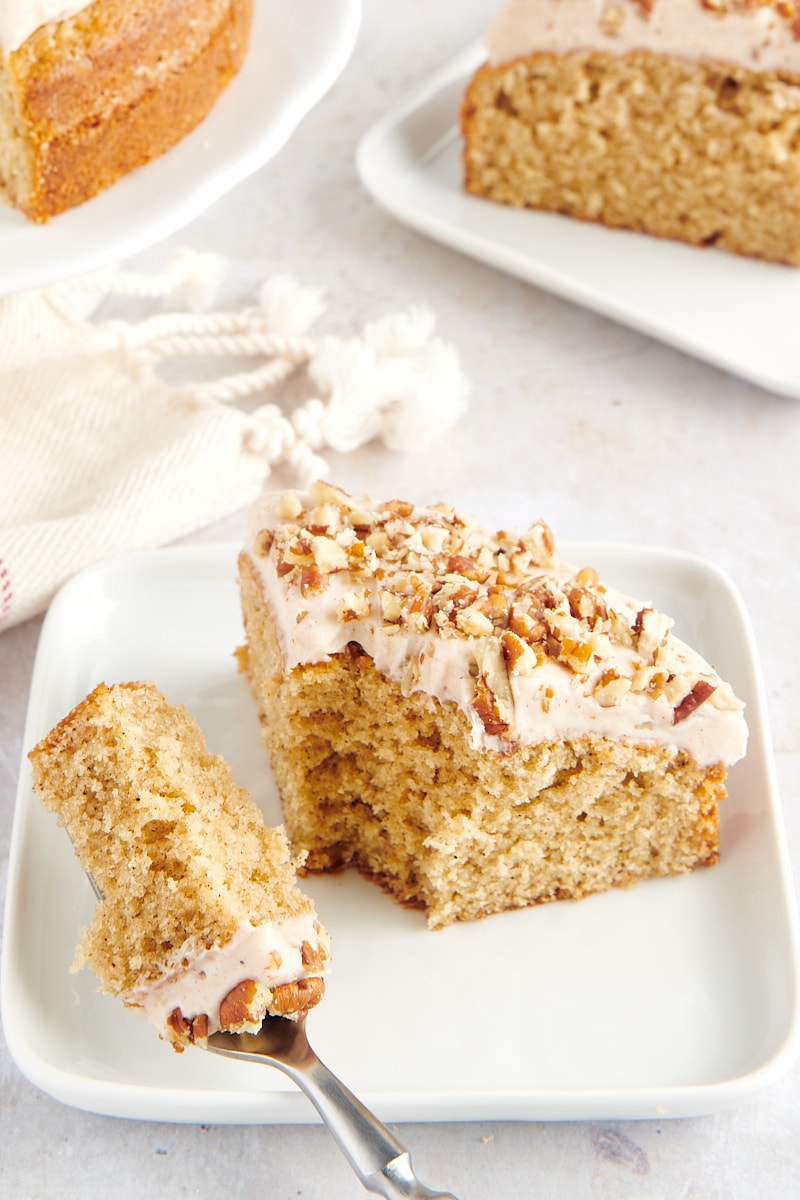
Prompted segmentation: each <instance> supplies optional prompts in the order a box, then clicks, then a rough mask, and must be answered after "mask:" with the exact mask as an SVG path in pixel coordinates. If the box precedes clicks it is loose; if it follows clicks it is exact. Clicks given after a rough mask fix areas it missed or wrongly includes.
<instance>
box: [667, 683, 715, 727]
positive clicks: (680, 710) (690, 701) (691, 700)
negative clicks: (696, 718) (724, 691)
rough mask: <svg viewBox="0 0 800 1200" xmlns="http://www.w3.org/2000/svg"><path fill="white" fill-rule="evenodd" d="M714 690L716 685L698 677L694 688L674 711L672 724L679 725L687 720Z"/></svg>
mask: <svg viewBox="0 0 800 1200" xmlns="http://www.w3.org/2000/svg"><path fill="white" fill-rule="evenodd" d="M713 691H714V685H713V684H711V683H708V682H707V680H705V679H698V681H697V683H696V684H695V685H694V687H693V688H692V690H691V691H690V692H689V694H688V695H687V696H684V697H683V699H682V700H681V702H680V704H678V705H676V707H675V709H674V710H673V713H672V724H673V725H677V724H678V722H679V721H685V720H686V718H687V717H688V716H689V715H690V714H691V713H693V712H694V710H695V709H696V708H699V707H700V705H701V704H702V703H703V701H704V700H707V699H708V697H709V696H710V695H711V693H712V692H713Z"/></svg>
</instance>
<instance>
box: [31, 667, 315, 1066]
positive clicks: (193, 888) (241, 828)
mask: <svg viewBox="0 0 800 1200" xmlns="http://www.w3.org/2000/svg"><path fill="white" fill-rule="evenodd" d="M29 757H30V761H31V766H32V770H33V781H34V786H35V788H36V790H37V792H38V794H39V796H40V798H41V800H42V803H43V804H44V805H45V807H46V808H47V809H49V810H50V811H52V812H55V813H56V814H57V816H58V820H59V823H60V824H61V825H63V826H65V827H66V829H67V832H68V833H69V836H70V838H71V840H72V843H73V846H74V848H75V852H76V854H77V857H78V859H79V861H80V863H81V865H82V866H83V868H84V870H85V871H86V872H87V873H88V874H89V875H90V877H91V879H92V880H93V881H94V883H95V885H96V888H97V890H98V891H99V893H100V894H101V896H102V899H100V900H99V901H98V905H97V909H96V912H95V916H94V919H93V920H92V922H91V924H90V925H89V926H88V928H87V929H85V930H84V932H83V937H82V941H81V945H80V948H79V951H78V955H77V957H76V963H75V966H76V968H77V967H79V966H84V965H86V966H89V967H90V968H91V970H92V971H93V972H94V973H95V975H96V976H97V978H98V980H99V981H100V985H101V990H102V991H104V992H107V993H111V994H112V995H114V996H117V997H119V998H120V999H121V1000H122V1001H123V1002H124V1003H125V1005H126V1006H127V1007H128V1008H130V1009H133V1010H134V1011H136V1012H138V1013H139V1014H140V1015H143V1016H144V1017H146V1018H147V1019H148V1020H150V1021H151V1022H152V1023H153V1024H154V1025H155V1026H156V1027H157V1029H158V1030H159V1031H160V1033H161V1035H162V1036H163V1037H164V1038H165V1039H166V1040H168V1041H169V1042H171V1043H172V1045H173V1046H174V1047H175V1049H177V1050H181V1049H183V1047H184V1046H186V1045H188V1044H192V1043H195V1044H203V1043H204V1042H205V1041H206V1039H207V1038H208V1036H209V1035H210V1034H212V1033H214V1032H216V1031H217V1030H218V1029H228V1030H233V1031H235V1032H252V1031H254V1030H256V1029H258V1028H259V1027H260V1025H261V1024H262V1022H263V1020H264V1018H265V1016H266V1015H267V1014H270V1015H274V1016H284V1017H289V1018H292V1019H297V1018H299V1017H301V1016H303V1015H304V1014H305V1013H306V1012H307V1011H308V1010H309V1009H310V1008H312V1007H313V1006H314V1005H315V1004H316V1003H317V1002H318V1001H319V1000H320V998H321V996H322V994H323V991H324V981H323V978H322V976H323V974H324V972H325V970H326V967H327V962H328V959H329V949H330V943H329V938H328V935H327V933H326V931H325V930H324V929H323V927H322V926H321V924H320V922H319V920H318V919H317V915H316V912H315V910H314V906H313V904H312V902H311V900H310V899H309V898H308V897H307V896H306V895H305V894H304V893H303V892H302V891H301V890H300V889H299V888H298V886H297V880H296V874H295V863H294V861H293V860H292V858H291V855H290V851H289V847H288V844H287V841H286V836H285V834H284V832H283V830H282V829H280V828H279V829H270V828H268V827H267V826H266V825H265V823H264V820H263V817H262V815H261V811H260V810H259V808H258V807H257V805H256V804H255V803H254V802H253V800H252V799H251V798H250V796H249V795H248V794H247V792H246V791H244V789H242V788H240V787H237V785H236V784H235V782H234V780H233V778H232V775H231V771H230V768H229V767H228V765H227V763H226V762H225V761H224V760H223V759H222V758H221V757H220V756H219V755H214V754H211V753H210V752H209V750H208V748H207V747H206V744H205V741H204V738H203V735H202V732H201V730H200V728H199V726H198V725H197V722H196V721H195V720H194V719H193V718H192V717H191V715H190V714H189V713H188V712H187V710H186V709H185V708H183V707H181V706H173V705H170V704H169V703H168V701H167V699H166V698H165V697H164V696H163V695H162V694H161V693H160V692H159V691H158V690H157V689H156V688H155V687H154V686H153V684H150V683H129V684H116V685H114V686H113V687H106V686H105V684H100V685H98V687H96V688H95V689H94V691H93V692H92V693H91V694H90V695H89V696H87V697H86V699H85V700H83V701H82V702H81V703H80V704H79V705H78V706H77V707H76V708H75V709H74V710H73V711H72V712H71V713H69V714H68V716H66V717H65V718H64V719H63V721H61V722H60V723H59V724H58V725H57V726H56V727H55V728H54V729H53V730H52V731H51V732H50V733H49V734H48V735H47V736H46V737H45V738H43V739H42V741H41V742H40V743H39V744H38V745H37V746H36V747H35V748H34V749H33V750H32V751H31V753H30V755H29Z"/></svg>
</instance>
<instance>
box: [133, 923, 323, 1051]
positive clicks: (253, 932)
mask: <svg viewBox="0 0 800 1200" xmlns="http://www.w3.org/2000/svg"><path fill="white" fill-rule="evenodd" d="M304 944H307V945H308V946H310V947H311V948H312V950H321V951H322V952H323V954H324V957H325V959H326V961H327V959H328V956H329V953H330V939H329V937H328V934H327V933H326V932H325V930H323V929H322V927H321V926H320V924H319V921H318V920H317V918H316V916H315V914H314V913H313V912H309V913H305V914H302V915H300V916H294V917H287V918H285V919H282V920H278V921H267V922H265V923H264V924H261V925H253V924H252V923H251V922H249V921H244V922H243V923H242V924H241V925H240V926H239V928H238V929H237V930H236V931H235V932H234V934H233V935H232V937H231V938H230V940H229V941H227V942H226V943H225V944H224V945H222V946H219V945H218V946H212V947H211V948H210V949H206V948H205V947H200V948H199V949H198V948H197V947H196V946H195V945H193V944H192V943H191V942H188V943H186V944H184V945H183V946H181V947H180V949H179V950H178V951H177V953H176V954H175V956H174V958H173V959H172V960H171V961H170V962H168V963H166V964H165V965H164V974H163V977H162V978H161V979H157V980H155V981H152V980H147V981H146V982H144V983H143V984H142V985H141V987H139V988H137V989H135V990H133V991H131V992H130V993H129V994H128V995H127V996H126V997H125V1003H126V1005H127V1006H128V1007H129V1008H133V1009H136V1010H137V1011H138V1012H139V1013H140V1014H141V1015H142V1016H144V1017H146V1018H147V1020H148V1021H150V1022H152V1024H154V1025H155V1026H156V1027H157V1028H158V1029H159V1030H160V1031H161V1032H162V1034H163V1036H164V1037H165V1038H167V1039H169V1038H170V1034H169V1018H170V1015H171V1014H172V1013H173V1012H174V1011H175V1010H176V1009H178V1010H180V1012H181V1014H182V1015H183V1017H184V1019H186V1020H187V1021H191V1020H192V1019H193V1018H195V1017H197V1016H198V1015H199V1014H205V1015H207V1016H208V1033H209V1034H212V1033H215V1032H216V1031H217V1030H218V1029H219V1028H220V1021H219V1011H220V1005H221V1004H222V1001H223V1000H224V999H225V997H226V996H227V995H228V994H229V993H230V992H231V990H232V989H233V988H234V987H236V986H237V985H238V984H239V983H242V982H243V981H245V980H254V981H255V983H256V984H257V985H259V986H260V987H261V988H262V989H266V990H267V991H268V992H271V991H272V990H273V989H275V988H277V987H280V986H282V985H283V984H287V983H294V982H296V981H297V980H299V979H305V978H308V977H309V976H310V975H312V974H313V975H320V974H321V973H322V972H321V970H320V968H319V967H314V968H309V967H307V966H306V965H305V961H304V954H303V945H304Z"/></svg>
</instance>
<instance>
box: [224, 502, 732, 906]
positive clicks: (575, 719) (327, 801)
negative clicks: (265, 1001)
mask: <svg viewBox="0 0 800 1200" xmlns="http://www.w3.org/2000/svg"><path fill="white" fill-rule="evenodd" d="M239 573H240V587H241V596H242V610H243V617H244V625H245V631H246V644H245V645H244V647H243V648H242V650H241V652H240V659H241V665H242V668H243V669H244V670H245V671H247V672H248V674H249V678H250V682H251V686H252V690H253V693H254V696H255V698H256V701H257V704H258V708H259V713H260V719H261V723H262V728H263V737H264V742H265V745H266V747H267V749H268V751H269V754H270V757H271V761H272V766H273V769H274V773H275V777H276V780H277V784H278V787H279V790H280V795H281V800H282V804H283V811H284V819H285V823H286V828H287V833H288V835H289V839H290V842H291V843H292V846H293V848H294V850H295V851H296V852H297V851H302V852H303V853H304V854H307V858H306V862H305V868H304V869H308V870H312V871H328V870H337V869H339V868H343V867H347V866H350V865H352V866H355V867H357V868H358V869H359V870H360V871H361V872H362V873H363V874H364V875H365V876H367V877H368V878H370V879H373V880H375V881H377V882H378V883H380V884H381V885H382V886H383V887H384V888H385V889H386V890H387V891H388V892H390V893H391V894H392V895H393V896H394V897H395V898H396V899H397V900H398V901H400V902H401V903H403V904H406V905H409V906H414V907H418V908H421V909H424V910H425V912H426V914H427V920H428V924H429V925H430V926H431V927H432V928H438V927H441V926H444V925H447V924H448V923H450V922H452V921H456V920H464V919H471V918H477V917H483V916H486V915H487V914H490V913H496V912H500V911H502V910H504V909H510V908H518V907H522V906H526V905H531V904H538V903H542V902H544V901H549V900H559V899H567V898H578V897H582V896H586V895H588V894H589V893H593V892H600V891H603V890H605V889H608V888H611V887H614V886H617V885H625V884H632V883H634V882H635V881H637V880H641V879H645V878H647V877H650V876H659V875H671V874H676V873H680V872H687V871H690V870H692V869H693V868H695V867H699V866H706V865H710V864H713V863H715V862H716V861H717V858H718V854H719V805H720V802H721V801H722V799H723V797H724V796H725V790H726V788H725V785H726V773H727V769H728V767H729V766H730V765H731V764H733V763H734V762H735V761H736V760H737V759H739V758H740V757H741V756H742V755H743V754H744V752H745V746H746V739H747V731H746V725H745V720H744V716H743V711H742V710H743V705H742V704H741V702H740V701H739V700H738V699H737V698H736V696H735V695H734V693H733V691H732V690H731V688H730V686H729V685H728V684H726V683H725V682H723V680H722V679H720V678H719V677H718V675H717V673H716V672H715V671H714V669H713V668H712V667H711V666H710V665H709V664H708V663H707V662H705V661H704V660H703V659H702V658H701V657H700V655H699V654H697V653H695V652H694V651H693V650H692V649H690V648H689V647H688V646H686V645H684V644H683V643H682V642H681V641H679V640H678V638H677V637H675V636H674V634H673V633H672V632H671V624H672V623H671V621H670V620H669V618H667V617H666V616H664V615H663V614H661V613H660V612H658V611H657V610H656V609H654V608H653V607H652V606H651V605H648V604H644V603H642V602H641V601H639V600H635V599H633V598H631V597H628V596H626V595H622V594H620V593H619V592H618V591H616V590H614V588H613V587H612V586H611V585H610V584H608V583H606V582H603V581H601V580H600V579H599V578H598V576H597V573H596V572H595V570H594V569H593V568H592V567H591V565H590V564H588V565H583V566H581V567H580V568H579V569H575V568H574V567H572V566H568V565H566V564H565V563H562V562H561V560H560V558H559V555H558V553H557V550H556V548H555V545H554V542H553V537H552V534H551V532H550V530H549V529H548V527H547V526H546V525H545V524H544V523H543V522H541V521H537V522H535V523H534V524H533V525H531V527H530V528H529V529H528V530H527V532H526V533H524V534H523V535H522V536H517V535H516V534H513V533H509V532H499V533H491V532H489V531H488V530H487V529H484V528H482V527H481V525H479V524H478V523H476V522H475V521H473V520H471V519H469V518H467V517H464V516H462V515H460V514H459V513H458V512H456V511H454V510H453V509H452V508H450V507H448V506H447V505H436V506H430V507H425V506H418V505H415V504H413V503H410V502H406V501H402V500H401V501H390V502H388V503H373V502H371V501H368V500H365V499H356V498H354V497H352V496H350V495H348V494H347V493H345V492H344V491H342V490H341V489H340V488H338V487H336V486H333V485H331V484H327V483H322V482H319V483H317V484H315V485H313V487H312V488H311V490H310V493H309V494H297V493H292V492H289V493H285V494H281V495H270V496H265V497H263V498H262V499H261V500H259V501H258V502H257V503H256V504H255V505H254V506H253V509H252V511H251V514H250V525H249V534H248V541H247V545H246V547H245V548H244V549H243V550H242V552H241V554H240V557H239Z"/></svg>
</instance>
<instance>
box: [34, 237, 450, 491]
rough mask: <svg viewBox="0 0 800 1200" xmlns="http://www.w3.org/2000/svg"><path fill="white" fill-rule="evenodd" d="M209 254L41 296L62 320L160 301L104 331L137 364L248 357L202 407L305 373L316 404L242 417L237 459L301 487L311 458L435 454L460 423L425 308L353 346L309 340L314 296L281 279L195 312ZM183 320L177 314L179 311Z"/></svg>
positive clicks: (318, 465) (215, 259) (207, 276)
mask: <svg viewBox="0 0 800 1200" xmlns="http://www.w3.org/2000/svg"><path fill="white" fill-rule="evenodd" d="M224 267H225V262H224V260H223V259H221V258H220V257H219V256H217V255H212V254H199V253H197V252H195V251H192V250H189V249H183V250H180V251H178V252H177V253H176V254H175V256H174V257H173V259H172V260H171V262H170V263H169V265H168V266H167V268H166V270H165V271H164V272H163V273H162V274H160V275H159V274H154V275H147V274H139V273H136V272H131V271H122V270H106V271H100V272H96V273H94V274H92V275H87V276H83V277H81V278H79V279H76V280H70V281H68V282H66V283H62V284H58V285H56V286H55V287H54V288H52V289H50V293H51V297H52V298H53V300H54V302H55V303H57V304H58V305H60V306H62V307H63V308H66V309H68V310H70V311H72V312H74V311H75V310H76V307H77V306H78V305H80V303H81V300H82V298H83V300H84V302H85V301H86V299H89V300H90V301H91V303H92V305H93V306H95V307H96V305H97V304H99V302H100V301H101V300H102V299H103V298H104V297H107V296H133V297H143V298H152V299H161V301H162V307H164V308H167V309H168V311H162V312H159V313H156V314H154V315H152V316H150V317H146V318H144V319H143V320H141V321H138V322H136V323H129V322H127V321H120V320H112V321H108V322H105V323H104V325H103V328H104V329H105V330H106V331H108V332H110V333H113V334H114V335H115V336H116V337H118V339H119V341H120V343H121V344H124V345H125V346H126V347H127V348H128V350H129V351H130V352H131V353H132V354H133V355H135V357H136V359H137V360H138V361H140V362H142V363H143V364H148V365H157V364H159V363H164V362H167V361H170V360H176V359H181V358H183V359H188V358H191V357H203V358H211V359H213V358H248V359H253V360H254V364H253V366H252V367H250V368H248V369H246V370H243V371H238V372H236V373H233V374H228V375H220V376H219V377H218V378H215V379H212V380H204V381H203V382H201V383H194V384H191V385H188V386H184V385H182V386H181V388H180V389H179V390H180V394H181V396H182V397H185V396H186V395H187V392H188V394H190V396H191V397H192V399H193V400H194V401H196V403H198V404H201V405H215V404H236V403H240V402H242V401H245V400H250V399H252V398H253V397H258V396H259V395H261V394H263V393H265V392H270V391H274V390H275V389H277V388H278V387H279V386H280V385H281V384H282V383H284V382H285V381H286V380H288V379H289V378H290V376H292V375H294V374H295V373H297V372H299V371H300V370H301V369H302V370H304V371H305V373H306V376H307V378H308V380H309V382H310V384H311V386H312V387H313V389H314V391H315V394H314V395H312V396H311V397H309V398H308V399H306V400H304V401H303V402H302V403H300V404H299V405H298V406H296V407H295V408H294V409H293V411H292V412H291V413H290V414H289V415H286V414H285V413H284V412H283V410H282V409H281V408H280V407H279V406H278V405H277V404H274V403H269V404H263V405H261V406H260V407H258V408H256V409H255V410H254V411H252V412H250V413H248V414H247V416H246V419H245V423H244V433H243V438H244V448H245V449H246V451H248V452H249V453H252V454H256V455H261V456H263V457H264V459H265V460H266V462H267V463H268V464H269V467H270V468H271V467H272V466H275V465H277V464H279V463H286V464H288V465H289V466H290V467H291V468H292V469H293V470H294V471H295V472H296V474H297V476H298V478H299V480H300V482H301V483H303V484H307V483H308V482H310V481H311V480H312V479H314V478H315V477H318V476H320V475H324V474H325V473H326V471H327V464H326V462H325V460H324V458H323V457H321V456H320V454H319V453H318V452H319V451H324V450H325V449H326V448H329V449H332V450H336V451H348V450H354V449H356V448H357V447H358V446H361V445H363V444H364V443H366V442H369V441H371V440H373V439H378V440H381V441H383V443H384V444H385V445H386V446H387V447H388V448H389V449H391V450H397V451H409V450H414V449H425V448H427V447H430V446H432V445H435V444H436V443H437V442H438V441H439V439H440V438H441V436H442V434H444V433H445V432H446V431H447V429H449V428H450V427H451V426H452V424H453V423H454V422H455V421H456V420H457V419H458V417H459V416H460V415H461V414H462V413H463V412H464V409H465V407H466V399H467V392H468V387H467V383H466V381H465V379H464V376H463V375H462V372H461V368H460V366H459V361H458V356H457V354H456V352H455V350H454V349H453V347H452V346H449V345H447V344H445V343H444V342H442V341H441V340H440V339H438V338H436V337H434V327H435V318H434V316H433V314H432V313H430V312H429V311H428V310H427V309H425V308H411V309H409V310H408V311H407V312H405V313H401V314H399V315H395V316H390V317H386V318H383V319H381V320H378V321H374V322H371V323H369V324H367V325H365V326H364V327H363V328H362V329H361V331H360V332H359V333H358V334H356V335H354V336H351V337H347V338H340V337H332V336H322V337H312V336H310V333H309V331H310V329H311V327H312V325H313V324H314V323H315V322H316V321H317V320H318V318H319V317H320V316H321V315H322V314H323V313H324V311H325V305H324V302H323V299H322V294H321V292H320V291H319V290H318V289H316V288H312V287H306V286H301V285H300V284H299V283H297V282H296V281H295V280H293V279H291V278H288V277H284V276H279V277H276V278H273V279H270V280H268V281H267V282H266V283H264V284H263V286H262V287H261V289H260V291H259V294H258V303H257V304H256V305H254V306H252V307H248V308H244V309H242V310H240V311H238V312H201V311H199V310H200V309H202V308H204V307H205V306H206V305H208V304H209V302H210V301H211V299H212V297H213V295H214V293H215V292H216V290H217V287H218V285H219V283H220V280H221V278H222V275H223V273H224ZM181 309H183V310H184V311H181Z"/></svg>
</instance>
